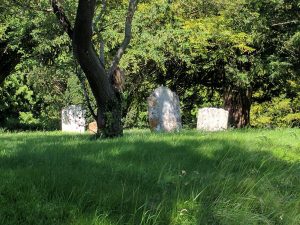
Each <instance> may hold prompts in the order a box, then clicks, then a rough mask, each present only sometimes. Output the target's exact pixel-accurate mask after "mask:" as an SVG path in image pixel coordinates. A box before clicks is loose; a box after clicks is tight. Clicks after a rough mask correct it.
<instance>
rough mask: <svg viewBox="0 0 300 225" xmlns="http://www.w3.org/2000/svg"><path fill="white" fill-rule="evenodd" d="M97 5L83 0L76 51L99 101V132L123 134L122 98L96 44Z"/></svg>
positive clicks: (79, 6) (76, 30)
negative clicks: (95, 18)
mask: <svg viewBox="0 0 300 225" xmlns="http://www.w3.org/2000/svg"><path fill="white" fill-rule="evenodd" d="M94 9H95V0H90V1H86V0H80V1H79V4H78V8H77V16H76V20H75V26H74V32H73V38H72V39H73V49H74V55H75V57H76V59H77V60H78V62H79V64H80V66H81V68H82V70H83V71H84V73H85V75H86V77H87V80H88V82H89V84H90V87H91V90H92V92H93V95H94V96H95V99H96V102H97V107H98V115H97V125H98V134H99V135H102V136H104V137H116V136H120V135H122V134H123V128H122V124H121V117H122V110H121V105H122V104H121V98H120V97H119V93H118V91H117V90H116V89H115V88H114V85H113V80H112V79H111V78H110V76H109V74H108V73H107V72H106V71H105V69H104V66H103V64H102V63H101V61H100V59H99V57H98V55H97V53H96V51H95V49H94V47H93V44H92V20H93V16H94Z"/></svg>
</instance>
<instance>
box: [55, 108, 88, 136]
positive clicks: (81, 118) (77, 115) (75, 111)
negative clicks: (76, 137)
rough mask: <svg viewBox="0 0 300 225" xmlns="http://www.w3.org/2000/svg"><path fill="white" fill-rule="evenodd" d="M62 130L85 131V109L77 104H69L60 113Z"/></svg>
mask: <svg viewBox="0 0 300 225" xmlns="http://www.w3.org/2000/svg"><path fill="white" fill-rule="evenodd" d="M61 127H62V131H67V132H79V133H83V132H84V131H85V110H83V109H82V108H81V106H79V105H70V106H68V107H66V108H64V109H63V110H62V113H61Z"/></svg>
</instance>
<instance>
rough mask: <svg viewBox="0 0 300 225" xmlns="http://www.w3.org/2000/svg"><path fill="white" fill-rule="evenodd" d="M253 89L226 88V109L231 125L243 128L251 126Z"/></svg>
mask: <svg viewBox="0 0 300 225" xmlns="http://www.w3.org/2000/svg"><path fill="white" fill-rule="evenodd" d="M251 98H252V90H251V88H238V87H231V86H229V87H226V88H225V90H224V108H225V109H226V110H228V112H229V119H228V120H229V125H230V126H231V127H235V128H243V127H246V126H248V125H249V124H250V108H251Z"/></svg>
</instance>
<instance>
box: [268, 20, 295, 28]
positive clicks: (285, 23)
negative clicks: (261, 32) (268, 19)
mask: <svg viewBox="0 0 300 225" xmlns="http://www.w3.org/2000/svg"><path fill="white" fill-rule="evenodd" d="M298 22H299V20H292V21H287V22H282V23H275V24H272V27H276V26H284V25H289V24H292V23H293V24H296V23H298Z"/></svg>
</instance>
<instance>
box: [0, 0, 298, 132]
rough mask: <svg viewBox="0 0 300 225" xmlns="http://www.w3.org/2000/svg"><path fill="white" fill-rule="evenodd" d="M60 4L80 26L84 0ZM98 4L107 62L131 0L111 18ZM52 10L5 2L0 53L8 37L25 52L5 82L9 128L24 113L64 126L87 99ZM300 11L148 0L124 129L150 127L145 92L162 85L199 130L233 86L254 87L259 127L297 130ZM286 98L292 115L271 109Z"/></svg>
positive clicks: (136, 24)
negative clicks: (66, 112)
mask: <svg viewBox="0 0 300 225" xmlns="http://www.w3.org/2000/svg"><path fill="white" fill-rule="evenodd" d="M16 2H18V3H19V4H16ZM61 5H62V7H63V8H64V9H65V12H66V14H67V16H68V17H69V19H70V21H71V23H72V24H73V23H74V19H75V14H76V6H77V1H71V0H65V1H62V2H61ZM97 5H98V6H97V9H96V17H95V21H94V22H95V23H94V31H95V33H94V36H93V41H94V44H95V47H96V49H97V51H99V49H100V40H102V39H103V40H104V42H105V66H106V68H108V67H109V66H110V63H111V60H112V58H113V56H114V54H115V52H116V50H117V49H118V47H119V46H120V44H121V42H122V40H123V37H124V20H125V17H126V10H127V5H128V1H127V0H126V1H125V0H124V1H123V0H122V1H107V10H106V12H105V13H104V14H103V16H100V15H102V14H101V13H100V11H101V9H102V7H101V1H98V2H97ZM49 7H50V5H49V1H47V0H39V1H34V2H33V1H31V2H30V1H29V2H28V1H8V0H4V1H3V4H2V6H1V7H0V22H1V23H0V50H1V48H2V46H1V44H2V43H6V44H7V46H6V47H7V49H8V50H15V51H17V52H18V54H19V55H20V57H21V59H20V62H19V63H18V65H17V67H16V69H15V71H14V72H12V76H14V78H10V79H14V81H13V84H11V83H10V82H12V81H11V80H10V79H8V80H7V81H6V83H7V84H4V85H3V86H2V87H1V91H0V92H1V93H0V95H1V96H3V98H2V99H3V101H2V102H1V104H0V111H1V116H0V124H1V126H5V125H4V124H5V123H6V122H5V121H6V120H7V119H10V121H15V122H16V123H20V118H19V116H20V115H19V112H24V113H28V115H30V113H31V114H32V118H34V119H36V121H38V123H39V124H40V125H39V126H41V127H42V128H44V129H57V128H59V118H60V110H61V108H62V107H64V106H66V105H68V104H82V105H84V106H85V105H86V102H85V100H84V98H83V94H82V89H81V85H80V83H79V82H78V79H77V78H76V71H75V67H76V65H75V63H74V59H73V57H72V48H71V43H70V41H69V38H68V36H67V35H66V34H64V33H63V31H62V29H61V27H60V25H59V23H58V22H57V18H56V17H55V15H54V14H53V13H51V12H45V9H48V8H49ZM46 11H47V10H46ZM20 12H21V13H20ZM299 13H300V9H299V1H298V0H291V1H273V0H267V1H261V0H247V1H244V0H234V1H229V0H225V1H223V0H222V1H221V0H213V1H203V0H201V1H194V0H186V1H181V0H173V1H168V0H153V1H141V2H140V3H139V6H138V10H137V12H136V14H135V17H134V21H133V35H132V40H131V43H130V46H129V48H128V49H127V50H126V54H125V55H124V57H123V58H122V60H121V67H122V69H124V71H125V74H126V75H125V76H126V90H125V93H124V96H125V97H124V111H125V112H124V124H125V126H126V127H146V126H147V105H146V98H147V97H148V96H149V95H150V93H151V92H152V90H154V89H155V88H156V87H158V86H160V85H164V86H167V87H169V88H170V89H171V90H173V91H176V92H177V94H178V95H179V98H180V101H181V108H182V118H183V123H184V124H185V125H186V126H188V127H195V122H196V116H195V115H196V112H197V109H198V107H203V106H222V105H223V104H222V103H223V99H222V98H223V91H224V89H225V88H226V87H228V86H231V87H234V88H237V89H238V88H246V87H247V88H251V89H252V90H253V93H254V95H253V102H254V109H253V111H254V112H255V113H254V114H253V116H252V118H253V123H252V124H253V125H254V126H258V127H260V126H272V127H273V126H297V124H298V122H293V121H295V120H296V121H297V113H298V112H299V110H298V109H297V107H295V106H294V105H295V102H296V100H295V99H297V98H298V97H297V96H298V93H299V80H300V76H299V74H300V66H299V65H300V63H299V58H300V51H299V49H300V33H299V20H297V18H298V17H299ZM15 15H18V16H15ZM89 93H90V96H92V94H91V92H90V91H89ZM281 96H284V98H285V99H287V100H289V101H290V104H288V105H287V107H289V110H290V113H287V112H282V113H279V112H277V113H274V112H272V113H271V112H265V111H266V110H267V108H268V106H270V107H271V108H273V109H274V111H280V110H281V109H280V110H279V109H275V108H276V107H275V106H274V104H275V102H277V99H278V98H281V99H282V97H281ZM23 100H24V101H23ZM92 101H93V99H92ZM272 102H273V103H272ZM260 106H261V107H260ZM260 108H263V109H260ZM281 114H282V115H281ZM294 114H295V115H294ZM259 115H263V116H259ZM273 116H275V117H276V118H277V117H278V118H281V119H280V121H279V120H278V122H273V121H275V120H276V118H273ZM285 116H287V118H286V119H284V118H285ZM90 120H92V117H91V116H90V115H89V121H90ZM22 121H23V123H27V122H25V121H28V123H30V120H26V119H24V118H23V119H22ZM276 121H277V120H276ZM258 123H261V124H260V125H259V124H258ZM11 124H12V123H11Z"/></svg>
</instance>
